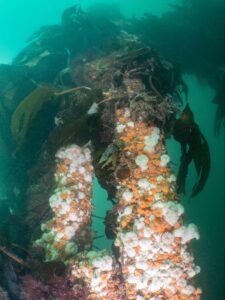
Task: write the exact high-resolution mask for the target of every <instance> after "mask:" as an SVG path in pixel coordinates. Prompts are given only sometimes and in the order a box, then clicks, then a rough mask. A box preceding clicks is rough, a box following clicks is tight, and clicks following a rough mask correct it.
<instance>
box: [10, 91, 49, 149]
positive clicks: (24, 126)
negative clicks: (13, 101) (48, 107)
mask: <svg viewBox="0 0 225 300" xmlns="http://www.w3.org/2000/svg"><path fill="white" fill-rule="evenodd" d="M53 95H54V93H53V88H52V87H50V86H40V87H37V88H36V89H35V90H34V91H32V92H31V93H30V94H29V95H28V96H27V97H25V98H24V99H23V100H22V102H21V103H20V104H19V105H18V107H17V108H16V110H15V112H14V113H13V115H12V119H11V132H12V136H13V138H14V139H15V141H16V144H17V145H16V149H15V151H14V154H16V153H17V152H18V151H19V150H20V148H21V146H22V144H23V142H24V140H25V138H26V134H27V131H28V128H29V126H30V124H31V122H32V121H33V119H34V118H35V116H36V115H37V113H38V112H39V111H40V110H41V109H42V107H43V105H44V104H45V103H46V102H49V101H51V100H52V97H53Z"/></svg>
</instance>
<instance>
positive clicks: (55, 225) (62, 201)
mask: <svg viewBox="0 0 225 300" xmlns="http://www.w3.org/2000/svg"><path fill="white" fill-rule="evenodd" d="M56 161H57V166H56V172H55V181H56V188H55V190H54V192H53V194H52V196H51V197H50V199H49V205H50V207H51V209H52V211H53V214H54V215H53V218H52V219H50V220H48V221H47V222H46V223H44V224H42V225H41V230H42V232H43V233H42V236H41V238H40V239H38V240H36V242H35V245H36V246H41V247H43V248H44V249H45V259H46V261H52V260H59V259H62V260H63V259H64V258H66V257H69V256H71V255H74V254H76V252H77V250H78V245H77V243H76V240H79V238H80V239H82V237H83V236H85V230H87V228H88V225H90V223H91V211H92V204H91V197H92V180H93V167H92V162H91V154H90V150H89V149H88V148H81V147H79V146H77V145H72V146H70V147H67V148H63V149H61V150H59V151H58V152H57V153H56ZM89 242H91V241H89Z"/></svg>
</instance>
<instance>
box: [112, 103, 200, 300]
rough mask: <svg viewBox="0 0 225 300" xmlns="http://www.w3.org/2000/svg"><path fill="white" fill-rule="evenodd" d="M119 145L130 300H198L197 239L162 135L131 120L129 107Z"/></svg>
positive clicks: (121, 113) (120, 121) (120, 243)
mask: <svg viewBox="0 0 225 300" xmlns="http://www.w3.org/2000/svg"><path fill="white" fill-rule="evenodd" d="M116 115H117V124H116V141H117V142H119V143H118V144H120V145H122V146H121V147H122V148H121V155H120V168H121V169H120V171H119V173H120V176H117V183H118V186H117V188H118V191H117V199H118V201H119V203H118V205H117V211H118V215H119V217H118V234H117V238H116V241H115V245H116V246H117V247H118V248H119V252H120V262H121V266H122V272H123V277H124V281H125V291H126V297H127V299H129V300H144V299H146V300H147V299H148V300H149V299H151V300H159V299H170V300H181V299H182V300H197V299H200V294H201V290H200V289H199V288H195V287H194V286H193V280H192V278H193V277H194V276H195V275H196V274H197V273H199V271H200V268H199V267H197V266H195V264H194V262H193V257H192V255H191V253H190V251H189V250H190V248H189V242H190V241H191V240H192V239H193V238H195V239H199V234H198V230H197V228H196V226H195V225H194V224H189V225H187V226H186V225H184V224H183V218H182V215H183V213H184V208H183V206H182V205H181V204H180V203H178V201H177V200H178V196H177V194H176V192H175V184H176V178H175V176H174V175H173V174H172V172H171V169H170V164H169V162H170V158H169V156H168V155H167V153H166V149H165V145H164V135H163V132H162V131H161V130H160V129H159V128H157V127H156V126H154V125H153V124H152V125H147V123H146V122H142V121H135V122H133V121H132V118H131V116H130V111H129V109H128V108H124V109H118V110H117V111H116Z"/></svg>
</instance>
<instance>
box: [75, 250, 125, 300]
mask: <svg viewBox="0 0 225 300" xmlns="http://www.w3.org/2000/svg"><path fill="white" fill-rule="evenodd" d="M78 258H79V257H78ZM71 278H74V279H75V280H80V281H84V282H85V286H86V287H87V289H88V297H87V299H88V300H96V299H99V300H114V299H118V300H122V299H124V298H123V295H124V287H123V284H122V282H121V276H120V268H119V265H118V264H117V263H116V261H115V259H114V258H112V256H111V254H109V253H107V251H106V250H102V251H99V252H95V251H90V252H88V253H87V254H83V255H81V257H80V259H77V261H76V262H74V261H73V262H72V266H71Z"/></svg>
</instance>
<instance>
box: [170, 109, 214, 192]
mask: <svg viewBox="0 0 225 300" xmlns="http://www.w3.org/2000/svg"><path fill="white" fill-rule="evenodd" d="M173 136H174V138H175V139H176V140H177V141H178V142H179V143H180V144H181V151H182V156H181V163H180V168H179V171H178V176H177V191H178V193H185V181H186V177H187V174H188V166H189V164H190V163H191V161H192V160H193V161H194V164H195V169H196V172H197V176H198V178H197V181H196V183H195V185H194V187H193V189H192V194H191V197H194V196H196V195H197V194H198V193H199V192H201V190H202V189H203V187H204V185H205V183H206V180H207V178H208V175H209V171H210V151H209V146H208V143H207V141H206V139H205V138H204V136H203V134H202V133H201V131H200V129H199V126H198V125H197V124H196V123H195V122H194V114H193V112H192V111H191V109H190V106H189V104H187V105H186V107H185V108H184V110H183V112H182V113H181V116H180V118H179V119H177V120H176V122H175V124H174V130H173Z"/></svg>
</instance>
